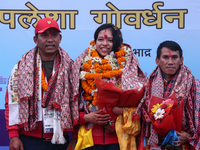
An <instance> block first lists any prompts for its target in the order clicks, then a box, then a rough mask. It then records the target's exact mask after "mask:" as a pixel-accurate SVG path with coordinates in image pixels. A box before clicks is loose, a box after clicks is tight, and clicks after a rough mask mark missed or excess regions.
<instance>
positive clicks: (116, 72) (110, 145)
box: [73, 24, 146, 150]
mask: <svg viewBox="0 0 200 150" xmlns="http://www.w3.org/2000/svg"><path fill="white" fill-rule="evenodd" d="M73 76H74V78H73V91H74V92H73V96H74V100H77V101H78V102H79V110H80V114H79V118H80V122H79V123H80V128H79V131H78V141H77V145H76V148H75V149H86V150H93V149H94V150H111V149H114V150H119V149H121V150H123V149H137V147H136V142H135V141H136V140H135V136H136V135H137V134H138V133H139V131H140V126H139V123H138V122H134V121H133V122H132V114H133V113H134V111H135V108H132V107H118V106H114V107H113V108H112V111H113V113H114V114H115V115H116V116H117V115H119V116H118V118H117V119H116V120H112V118H111V115H110V114H108V113H105V112H104V111H105V110H103V109H98V106H97V105H98V93H97V91H98V89H97V87H96V85H95V79H96V78H100V79H102V80H103V81H105V82H112V83H113V84H114V85H116V86H117V87H119V88H121V89H122V90H124V91H126V90H138V89H141V87H142V86H143V85H144V84H145V83H146V77H145V75H144V74H143V72H142V71H141V69H140V67H139V63H138V60H137V58H136V57H135V56H134V54H133V51H132V49H131V47H130V46H129V45H128V44H124V43H123V38H122V33H121V31H120V30H119V29H118V28H117V27H116V26H114V25H113V24H103V25H101V26H100V27H98V28H97V29H96V31H95V33H94V40H93V41H91V42H90V44H89V47H88V48H87V49H86V50H85V51H84V52H83V53H82V54H81V55H80V56H79V57H77V59H76V60H75V62H74V69H73ZM105 100H106V101H108V102H109V100H110V97H109V98H107V97H106V98H105ZM132 101H133V103H134V99H133V100H132ZM125 122H126V123H128V124H125ZM113 124H114V126H115V127H114V130H113V126H111V125H113ZM135 124H137V131H134V129H135V128H136V127H135ZM124 130H126V132H124ZM116 132H117V133H116ZM117 135H118V136H117ZM119 135H120V136H119ZM86 136H88V137H86ZM127 136H128V138H127ZM73 137H75V136H73ZM123 137H126V138H123ZM86 139H89V140H86ZM73 140H74V139H73ZM87 141H89V143H88V142H87ZM121 143H123V144H121Z"/></svg>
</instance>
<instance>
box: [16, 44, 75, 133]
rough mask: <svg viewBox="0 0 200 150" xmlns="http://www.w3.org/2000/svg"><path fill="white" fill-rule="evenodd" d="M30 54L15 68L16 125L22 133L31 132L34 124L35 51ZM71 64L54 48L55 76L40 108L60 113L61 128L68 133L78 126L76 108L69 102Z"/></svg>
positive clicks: (35, 116) (62, 52) (37, 80)
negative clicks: (17, 117) (55, 52)
mask: <svg viewBox="0 0 200 150" xmlns="http://www.w3.org/2000/svg"><path fill="white" fill-rule="evenodd" d="M37 49H38V48H37V47H35V48H34V49H32V50H30V51H29V52H27V53H26V54H24V55H23V56H22V59H21V61H20V62H19V67H18V96H19V124H20V125H22V126H24V127H25V129H26V130H29V129H30V130H34V128H35V127H36V125H37V121H38V108H37V94H38V93H37V89H38V85H39V82H41V81H39V76H38V74H39V73H38V69H37V62H36V58H37V52H38V50H37ZM72 65H73V61H72V60H71V59H70V58H69V55H68V54H67V53H66V52H65V51H64V50H63V49H62V48H61V47H59V48H58V53H57V57H56V60H55V63H54V68H55V74H54V76H53V77H52V80H51V82H50V84H49V87H48V89H47V93H46V95H45V97H44V99H43V101H42V103H43V107H46V108H49V109H52V108H56V109H57V110H59V111H61V127H62V129H65V130H71V129H72V128H73V126H72V124H76V123H77V122H78V105H77V102H75V101H73V100H72V95H71V94H72V91H71V83H70V81H69V79H70V78H71V74H70V73H71V68H72Z"/></svg>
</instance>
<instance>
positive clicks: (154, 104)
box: [148, 93, 184, 136]
mask: <svg viewBox="0 0 200 150" xmlns="http://www.w3.org/2000/svg"><path fill="white" fill-rule="evenodd" d="M183 107H184V103H183V102H182V101H181V102H180V104H178V102H177V99H176V97H175V93H173V94H172V95H171V96H170V97H169V98H167V99H164V98H160V97H156V96H152V97H151V99H150V104H149V107H148V113H149V118H150V120H151V122H152V123H153V129H154V130H155V131H156V132H157V133H159V134H160V135H163V136H166V135H167V133H168V132H169V131H171V130H176V131H178V132H181V124H182V117H183Z"/></svg>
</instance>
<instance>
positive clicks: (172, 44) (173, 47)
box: [156, 41, 183, 59]
mask: <svg viewBox="0 0 200 150" xmlns="http://www.w3.org/2000/svg"><path fill="white" fill-rule="evenodd" d="M163 47H167V48H169V49H171V50H172V51H179V54H180V58H181V57H182V55H183V54H182V53H183V50H182V49H181V47H180V45H179V44H178V43H176V42H174V41H164V42H162V43H160V45H159V46H158V48H157V56H156V57H157V58H158V59H160V54H161V49H162V48H163Z"/></svg>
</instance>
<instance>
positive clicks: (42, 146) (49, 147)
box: [19, 134, 69, 150]
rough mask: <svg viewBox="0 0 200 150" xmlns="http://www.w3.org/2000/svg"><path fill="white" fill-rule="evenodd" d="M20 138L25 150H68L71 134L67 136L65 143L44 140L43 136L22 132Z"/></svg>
mask: <svg viewBox="0 0 200 150" xmlns="http://www.w3.org/2000/svg"><path fill="white" fill-rule="evenodd" d="M19 138H20V139H21V141H22V143H23V147H24V150H66V149H67V146H68V144H69V136H68V135H66V136H65V138H66V140H67V142H66V143H65V144H52V143H51V141H44V140H43V139H42V138H37V137H32V136H27V135H23V134H20V135H19Z"/></svg>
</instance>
